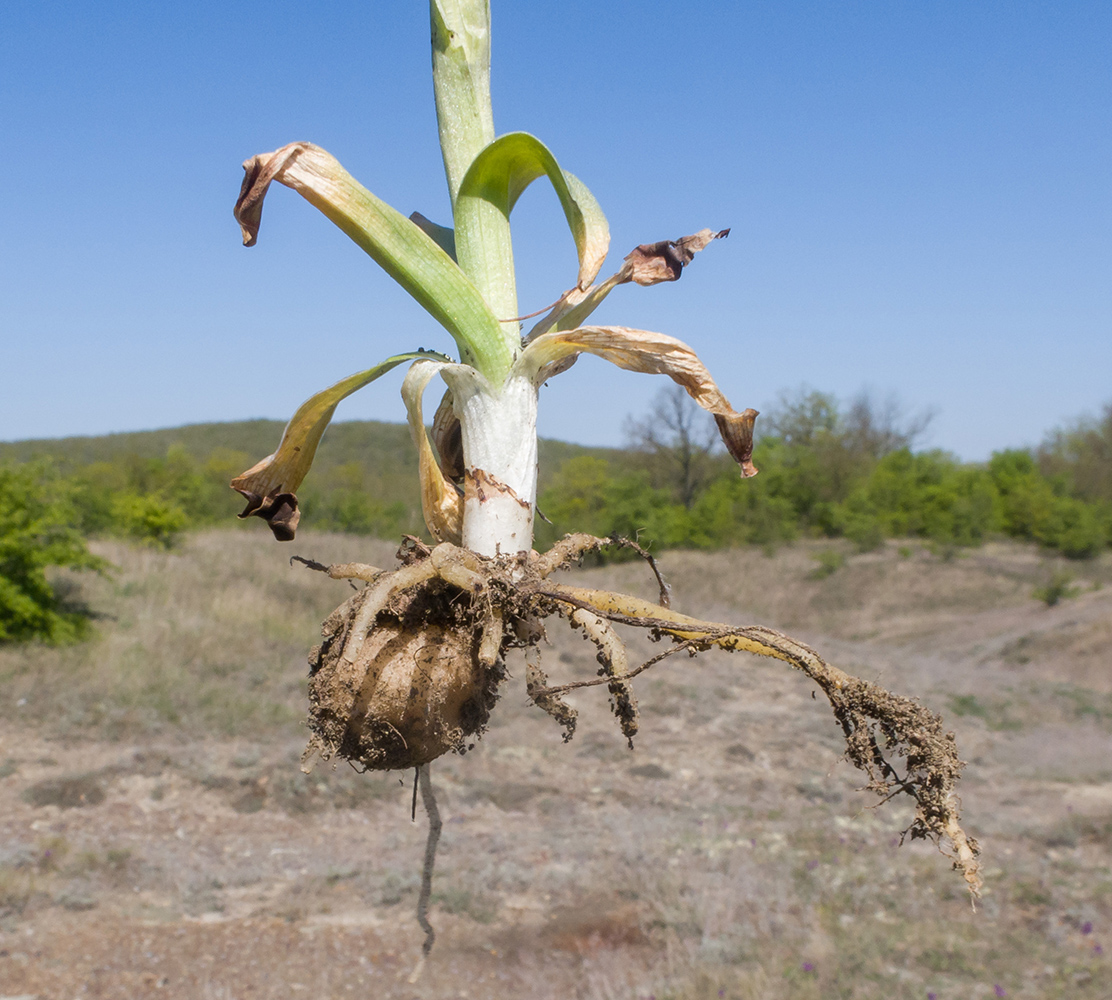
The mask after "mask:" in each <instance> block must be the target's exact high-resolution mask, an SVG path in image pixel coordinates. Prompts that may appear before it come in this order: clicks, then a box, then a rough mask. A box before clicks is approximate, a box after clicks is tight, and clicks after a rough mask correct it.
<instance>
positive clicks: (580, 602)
mask: <svg viewBox="0 0 1112 1000" xmlns="http://www.w3.org/2000/svg"><path fill="white" fill-rule="evenodd" d="M540 593H542V594H543V595H544V596H545V597H547V598H550V599H552V600H554V601H556V602H558V603H560V604H563V605H565V606H568V607H573V608H577V609H583V610H588V611H591V612H593V613H594V614H596V615H598V616H600V617H603V618H607V619H609V620H610V621H612V622H616V623H619V624H623V625H630V626H634V627H637V628H641V629H648V630H650V631H652V632H654V633H656V634H659V635H667V636H671V637H672V638H673V639H677V640H680V644H681V645H684V646H686V648H688V649H691V650H694V651H699V650H703V649H708V648H710V647H711V646H717V647H719V648H721V649H726V650H744V651H747V652H751V653H756V654H758V655H760V656H769V657H773V658H775V659H778V660H783V661H784V662H786V663H788V664H790V665H791V666H793V667H795V668H796V669H797V670H800V671H802V672H803V673H804V674H806V675H807V676H808V677H810V678H811V679H812V680H813V681H814V682H815V683H816V684H818V686H819V687H820V688H821V689H822V691H823V693H824V694H825V695H826V697H827V699H828V700H829V702H830V705H831V708H832V709H833V710H834V717H835V718H836V719H837V721H838V723H839V724H840V725H841V727H842V732H843V733H844V735H845V740H846V758H847V759H848V760H849V761H850V763H852V764H853V765H854V766H855V767H857V768H859V769H860V770H862V771H864V772H865V774H866V776H867V777H868V779H869V780H868V784H867V785H866V788H868V789H869V790H870V791H872V792H875V793H876V794H877V795H878V796H880V798H881V799H887V798H891V797H892V796H894V795H897V794H900V793H901V792H903V793H905V794H907V795H910V796H911V797H912V798H913V799H914V800H915V803H916V811H915V818H914V820H913V821H912V823H911V825H910V826H909V827H908V828H907V830H905V831H904V834H905V836H908V835H909V836H910V837H911V838H912V839H913V840H914V839H920V838H923V839H930V840H933V841H934V842H935V843H940V841H941V840H942V838H945V839H946V840H947V841H949V843H950V845H951V851H950V853H949V857H950V858H951V859H952V861H953V866H954V869H955V870H956V871H958V872H960V873H961V875H962V877H963V878H964V880H965V882H966V884H967V885H968V887H969V890H970V892H971V893H972V894H973V895H974V896H977V895H978V894H979V891H980V888H981V884H982V883H981V875H980V865H979V863H978V861H977V856H978V853H979V849H978V846H977V842H976V841H975V840H973V839H972V838H971V837H968V836H967V835H966V834H965V832H964V830H962V828H961V823H960V820H959V808H960V803H959V801H958V798H957V795H956V793H955V791H954V788H955V785H956V783H957V779H958V777H959V776H960V774H961V770H962V768H963V767H964V766H965V764H964V762H963V761H962V760H961V759H960V758H959V757H958V753H957V745H956V743H955V741H954V736H953V733H948V732H945V731H944V730H943V727H942V719H941V717H940V716H938V715H936V714H935V713H933V712H931V711H929V710H928V709H926V708H924V707H923V706H922V705H920V704H919V703H918V702H916V701H913V700H912V699H910V698H905V697H902V696H900V695H894V694H891V693H890V692H888V691H886V690H885V689H884V688H882V687H880V686H879V685H877V684H873V683H871V682H869V681H864V680H861V679H860V678H858V677H853V676H852V675H850V674H847V673H845V672H844V671H842V670H839V669H838V668H837V667H832V666H830V665H829V664H828V663H826V662H825V661H824V660H823V659H822V657H820V656H819V655H818V653H816V652H815V651H814V650H813V649H811V648H810V647H809V646H806V645H804V644H803V643H801V642H797V641H796V640H794V639H792V638H790V637H789V636H786V635H784V634H783V633H781V632H777V631H775V630H774V629H769V628H764V627H761V626H750V627H733V626H729V625H721V624H717V623H713V622H703V621H699V620H698V619H696V618H689V617H688V616H686V615H680V614H677V613H675V612H672V611H668V610H667V609H664V608H660V607H656V606H653V605H651V604H649V603H648V602H647V601H643V600H641V599H639V598H635V597H629V596H627V595H624V594H613V593H610V592H609V591H592V590H585V589H582V588H577V587H564V586H560V585H558V584H552V583H547V584H546V585H545V586H544V587H543V588H540ZM649 662H650V663H651V662H652V661H649ZM646 665H647V664H646ZM563 690H564V689H562V688H556V689H552V693H554V694H556V693H561V692H562V691H563ZM889 756H895V757H902V758H904V763H905V771H906V773H905V775H904V776H903V777H902V778H901V777H900V775H899V773H898V772H897V770H896V768H895V767H894V766H893V765H892V764H891V763H890V761H889V759H888V758H889Z"/></svg>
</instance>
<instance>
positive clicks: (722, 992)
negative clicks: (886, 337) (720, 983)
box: [718, 990, 726, 997]
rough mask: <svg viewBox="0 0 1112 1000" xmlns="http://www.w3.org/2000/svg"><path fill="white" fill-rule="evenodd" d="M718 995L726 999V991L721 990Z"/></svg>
mask: <svg viewBox="0 0 1112 1000" xmlns="http://www.w3.org/2000/svg"><path fill="white" fill-rule="evenodd" d="M718 995H719V996H720V997H724V996H725V995H726V991H725V990H719V991H718Z"/></svg>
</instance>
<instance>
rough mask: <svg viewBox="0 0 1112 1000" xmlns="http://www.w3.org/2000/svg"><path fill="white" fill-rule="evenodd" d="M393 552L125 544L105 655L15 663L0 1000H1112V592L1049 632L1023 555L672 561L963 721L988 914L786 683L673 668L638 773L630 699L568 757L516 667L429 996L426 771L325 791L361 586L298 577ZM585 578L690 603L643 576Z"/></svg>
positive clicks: (462, 850)
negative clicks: (322, 742) (311, 730)
mask: <svg viewBox="0 0 1112 1000" xmlns="http://www.w3.org/2000/svg"><path fill="white" fill-rule="evenodd" d="M819 547H821V546H819ZM393 548H394V547H393V546H390V545H386V544H380V543H374V542H371V543H368V542H366V541H365V540H359V539H346V538H341V537H336V536H315V537H314V536H313V535H311V534H310V535H306V537H305V539H304V540H301V539H299V540H298V542H297V543H295V544H294V545H292V546H278V545H276V544H274V543H273V542H272V541H270V539H269V538H266V539H264V538H261V537H258V536H254V535H250V534H246V533H242V532H234V531H228V532H212V533H209V534H205V535H200V536H196V537H193V538H190V539H189V540H188V541H187V542H186V544H185V546H184V548H183V550H182V551H181V552H179V553H171V554H168V555H167V554H159V553H155V552H151V551H146V550H136V549H130V548H127V547H124V546H115V545H113V546H106V547H105V554H106V555H108V557H109V558H111V559H112V560H113V561H114V562H115V563H116V564H117V565H118V566H119V570H118V571H117V573H116V574H115V576H114V577H113V578H111V579H108V580H82V581H81V585H82V587H83V588H84V589H83V593H84V596H85V599H86V600H88V601H89V602H90V603H91V604H92V606H93V607H94V608H95V609H96V610H97V611H98V612H99V613H100V614H101V615H102V616H103V617H102V619H101V620H100V622H99V623H98V630H99V638H97V639H96V640H94V641H93V642H91V643H89V644H86V645H84V646H80V647H72V648H69V649H62V650H57V649H48V648H39V647H36V648H30V649H21V650H20V649H5V650H3V651H0V996H9V997H10V996H35V997H41V998H50V1000H53V998H59V1000H62V998H65V1000H70V998H73V997H82V996H87V997H105V998H108V997H113V998H114V997H128V998H133V997H159V998H187V997H188V998H209V997H212V998H233V997H234V998H269V997H274V998H278V997H282V998H286V997H290V996H298V995H302V994H304V995H306V996H315V997H317V996H319V997H346V996H361V995H376V996H382V997H397V998H405V1000H411V998H421V997H428V998H433V997H436V998H441V997H469V998H485V997H490V998H510V997H514V998H517V997H523V996H528V997H537V998H541V1000H543V998H547V997H561V998H563V997H575V996H579V997H591V998H595V997H599V998H607V1000H609V998H630V1000H633V998H639V1000H644V998H648V997H650V996H652V997H656V998H657V1000H663V998H664V997H671V998H676V1000H679V998H684V1000H703V998H707V1000H710V998H714V997H731V998H757V997H760V998H780V997H783V998H788V997H791V998H797V997H802V998H812V997H813V998H818V997H823V998H826V997H854V998H857V997H861V998H873V997H876V998H881V997H883V998H903V997H907V998H911V997H914V998H920V1000H921V998H924V997H926V996H927V994H928V993H933V994H934V995H935V996H936V997H937V998H939V1000H943V998H958V997H961V998H963V1000H964V998H968V997H995V996H1000V995H1006V996H1009V997H1032V998H1034V997H1038V998H1051V997H1070V998H1082V1000H1089V998H1093V1000H1097V998H1107V997H1110V996H1112V986H1110V985H1109V984H1110V983H1112V962H1110V959H1109V954H1110V953H1112V700H1110V691H1112V681H1110V675H1112V647H1110V640H1109V635H1110V634H1112V587H1109V586H1107V585H1106V584H1107V583H1108V582H1109V580H1110V579H1112V567H1110V566H1109V563H1108V561H1107V560H1105V561H1102V562H1099V563H1091V564H1079V565H1076V566H1073V567H1071V568H1072V570H1073V572H1074V573H1075V575H1076V577H1077V578H1078V583H1079V585H1080V586H1081V587H1082V591H1083V592H1082V593H1081V594H1080V595H1079V596H1078V597H1076V598H1075V599H1073V600H1068V601H1064V602H1062V603H1061V604H1060V605H1058V606H1056V607H1053V608H1047V607H1045V606H1044V605H1043V604H1042V603H1041V602H1039V601H1037V600H1035V599H1034V598H1032V597H1031V592H1032V590H1033V588H1034V587H1035V586H1036V585H1037V583H1038V582H1039V581H1040V580H1041V579H1042V578H1043V577H1044V575H1045V574H1046V572H1048V566H1047V565H1046V563H1045V561H1044V560H1041V558H1040V557H1039V556H1038V554H1037V553H1035V552H1033V551H1032V550H1028V549H1022V548H1018V547H1009V546H989V547H986V548H985V549H982V550H976V551H974V552H971V553H968V554H959V555H958V556H957V557H951V558H945V556H946V555H949V554H943V555H935V554H932V553H930V552H929V551H927V550H925V549H918V548H916V549H914V550H913V551H912V552H911V554H909V555H908V554H905V555H901V554H900V551H899V547H897V546H892V547H890V548H887V549H885V550H883V551H881V552H878V553H871V554H869V555H863V556H862V555H851V556H850V557H849V559H848V561H847V563H846V565H845V566H843V567H842V568H840V569H838V570H836V571H835V572H833V573H832V574H830V575H829V576H827V577H825V578H823V579H813V578H812V571H813V569H814V566H815V561H814V559H813V558H812V554H813V551H814V550H815V549H816V546H810V545H799V546H795V547H793V548H790V549H786V550H783V551H782V552H780V553H778V554H777V555H775V556H773V557H771V558H770V557H767V556H765V555H763V554H761V553H759V552H751V551H742V552H737V553H716V554H695V553H667V554H665V556H664V558H663V560H662V565H663V569H664V571H665V573H666V574H667V575H668V576H669V578H670V580H671V581H672V583H673V585H674V606H675V607H676V608H677V609H680V610H684V611H689V612H691V613H693V614H698V615H701V616H703V617H706V618H708V619H711V620H721V621H729V622H736V623H739V624H758V623H759V624H765V625H770V626H773V627H778V628H783V629H785V630H787V631H789V632H792V633H793V634H796V635H798V637H799V638H801V639H803V640H805V641H807V642H809V643H810V644H811V645H813V646H815V648H817V649H818V650H819V651H820V652H822V653H823V655H824V656H825V657H827V658H828V659H829V660H830V662H832V663H835V664H837V665H839V666H842V667H843V668H845V669H847V670H851V671H852V672H854V673H857V674H859V675H861V676H864V677H868V678H876V679H878V680H880V681H881V682H882V683H883V684H884V685H885V686H887V687H888V688H890V689H891V690H893V691H897V692H899V693H901V694H908V695H913V696H917V697H919V698H921V699H922V700H923V701H924V702H925V703H926V704H928V705H930V706H931V707H933V708H935V709H936V710H939V711H941V712H942V713H943V714H944V716H945V718H946V721H947V723H948V725H949V726H950V728H952V729H953V730H954V731H955V733H956V734H957V738H958V745H959V748H960V749H961V751H962V753H963V756H964V758H965V759H966V760H967V761H969V762H970V763H969V766H968V768H967V770H966V772H965V777H964V779H963V783H962V792H963V798H964V803H965V819H966V822H967V825H968V828H969V830H970V832H971V833H973V834H974V835H975V836H977V837H978V838H979V839H980V840H981V842H982V845H983V846H984V848H985V858H986V869H987V871H986V876H987V886H986V894H985V897H984V899H983V901H982V903H981V904H980V905H979V907H978V910H977V912H975V913H974V912H973V911H972V909H971V908H970V905H969V901H968V897H967V895H966V894H965V892H964V887H963V883H962V882H961V880H960V878H958V877H957V876H956V875H954V873H952V872H950V871H949V866H948V863H947V861H946V860H945V859H944V858H942V857H940V856H939V855H938V854H937V853H936V852H935V851H934V849H933V848H932V847H930V846H929V845H923V844H921V843H919V844H913V845H912V844H907V845H904V846H903V847H900V846H899V840H900V832H901V831H902V830H903V829H904V827H906V825H907V824H908V822H909V821H910V818H911V810H910V808H909V807H908V806H905V805H903V804H902V803H901V802H900V801H899V800H898V799H897V800H895V801H893V802H891V803H889V804H888V805H887V806H885V807H884V808H883V809H880V810H873V809H870V808H868V805H869V799H868V798H867V797H866V796H864V795H863V794H861V793H859V792H858V791H857V790H856V786H857V785H858V783H859V780H858V777H857V774H856V772H855V771H853V769H852V768H851V767H850V766H849V765H848V764H846V763H845V762H843V761H841V760H840V754H841V753H842V749H843V743H842V739H841V735H840V733H839V731H838V728H837V726H836V724H835V722H834V720H833V717H832V716H831V714H830V712H829V709H828V708H827V707H826V706H825V705H824V704H823V702H822V701H821V700H817V701H816V700H813V699H812V688H813V685H811V684H809V683H808V682H807V681H806V679H805V678H803V677H802V676H800V675H798V674H796V673H793V672H791V671H790V670H788V669H787V668H786V667H782V666H778V665H776V664H774V663H770V662H768V661H762V660H758V659H756V658H752V657H747V656H745V655H744V654H736V655H730V654H726V653H711V654H705V655H703V656H700V657H699V658H698V659H697V660H687V659H686V658H682V657H677V658H673V659H671V660H668V661H665V662H664V663H662V664H660V665H659V666H657V667H654V668H653V669H652V670H651V671H649V672H648V673H646V674H645V675H643V676H642V677H641V678H638V680H637V681H635V682H634V683H635V687H636V689H637V693H638V697H639V699H640V703H641V709H642V718H641V723H642V728H641V732H640V734H639V735H638V736H637V737H636V740H635V749H634V750H633V751H630V750H629V749H628V748H627V747H626V742H625V739H624V738H623V737H622V735H621V733H620V732H619V731H618V727H617V725H616V723H615V721H614V719H613V718H612V717H611V715H610V712H609V709H608V706H607V704H606V695H605V689H601V688H599V689H585V690H582V691H576V692H573V694H572V695H569V696H568V700H569V701H571V702H573V703H574V705H575V707H576V708H578V710H579V712H580V725H579V728H578V731H577V733H576V736H575V738H574V740H573V741H572V742H571V743H570V744H568V745H564V744H563V742H562V731H561V729H560V727H559V726H558V725H556V724H555V723H554V721H553V720H552V719H550V718H548V717H547V716H546V715H545V714H544V713H542V712H541V711H539V710H538V709H536V708H535V707H533V706H530V705H527V702H526V699H525V697H524V691H523V688H524V665H523V664H521V663H518V662H513V661H511V662H510V663H509V664H508V666H509V670H510V673H511V678H510V679H509V680H508V681H507V682H506V685H505V687H504V689H503V697H502V699H501V701H500V702H499V703H498V705H497V706H496V708H495V710H494V713H493V715H492V717H491V721H490V729H489V731H488V732H487V733H486V735H485V736H484V738H483V739H482V740H481V741H480V742H479V743H478V744H477V746H476V747H475V749H474V750H472V751H471V752H469V753H467V754H466V755H464V756H462V757H459V756H450V757H448V758H445V759H442V760H441V761H438V762H437V763H436V764H434V765H433V772H432V773H433V783H434V786H435V787H436V789H437V792H438V795H439V799H440V808H441V813H442V816H443V818H444V821H445V828H444V837H443V840H442V842H441V855H440V860H439V865H438V870H437V875H436V880H435V882H434V904H433V908H432V919H433V922H434V924H435V925H436V928H437V931H438V942H437V946H436V949H435V951H434V952H433V955H432V957H431V959H430V960H429V962H428V964H427V965H426V967H425V970H424V973H423V975H422V977H421V979H420V980H419V981H418V982H417V983H416V984H414V985H411V984H409V982H408V976H409V973H410V972H411V970H412V968H413V966H414V963H415V962H416V958H417V955H418V953H419V950H420V944H421V940H422V935H421V932H420V930H419V929H418V928H417V925H416V923H415V920H414V917H413V910H414V905H415V899H416V892H417V886H418V873H419V866H420V859H421V855H422V852H423V842H424V826H423V823H422V822H421V818H420V816H419V818H418V822H417V823H416V824H413V823H411V822H410V819H409V807H410V795H411V779H412V774H411V773H386V774H377V775H376V774H363V775H359V774H356V773H355V772H354V771H353V770H351V769H350V768H348V767H347V766H346V765H340V766H339V767H337V768H332V767H331V766H323V767H322V766H319V765H318V767H317V768H316V769H315V770H314V771H313V773H311V774H309V775H304V774H302V773H301V772H300V770H299V768H298V759H299V757H300V753H301V750H302V748H303V746H304V742H305V738H306V735H307V733H306V731H305V729H304V727H303V726H302V725H301V724H300V719H301V718H302V717H303V715H304V710H305V707H304V689H305V676H306V673H307V668H306V660H305V657H306V655H307V653H308V650H309V648H310V647H311V646H313V645H314V644H316V643H318V642H319V622H320V621H321V620H322V619H323V618H324V616H325V615H326V614H327V613H328V612H330V611H331V610H332V609H333V608H334V607H336V606H337V605H339V604H340V603H341V602H342V601H343V600H344V599H345V598H346V597H347V596H348V595H350V593H351V591H350V589H349V588H348V587H347V585H346V584H344V583H339V582H336V581H330V580H327V579H323V578H322V577H321V575H320V574H314V573H310V572H308V571H305V570H303V569H299V568H290V567H289V566H288V565H287V560H288V557H289V555H290V554H292V553H293V552H295V551H296V552H299V553H300V554H303V555H305V556H308V557H312V558H315V559H318V560H320V561H322V562H329V561H339V560H341V559H343V560H350V559H353V558H358V559H361V560H364V561H370V562H375V561H376V560H377V561H378V564H379V565H385V564H386V560H387V559H388V558H389V555H390V553H391V552H392V550H393ZM574 576H575V578H576V582H577V583H583V585H585V586H597V587H610V588H614V589H624V590H627V591H630V592H634V593H638V594H640V595H642V596H645V597H649V598H651V597H652V596H653V595H654V593H655V584H654V582H653V581H652V579H651V576H649V575H648V574H647V573H646V572H645V570H644V568H643V567H642V566H640V565H635V564H618V565H610V566H604V567H601V568H597V569H591V570H581V571H579V572H578V573H576V574H574ZM1097 584H1102V586H1101V587H1100V589H1096V585H1097ZM550 640H551V645H550V647H549V648H548V649H546V651H545V669H546V671H548V673H549V676H550V678H551V679H552V680H553V681H554V682H557V681H562V680H564V679H567V680H575V679H586V678H588V677H591V676H594V674H595V671H596V670H597V666H598V665H597V663H596V662H595V650H594V647H593V646H591V645H590V644H589V643H588V642H585V641H584V640H583V639H582V638H580V637H579V636H578V635H576V634H574V633H571V632H570V631H566V630H564V629H556V628H553V629H551V630H550ZM630 647H631V659H633V658H636V657H638V656H640V657H642V658H648V656H650V655H652V654H653V653H654V652H656V651H658V649H659V647H657V646H654V645H653V644H652V643H650V642H649V641H648V640H646V639H643V638H639V637H631V638H630ZM1000 991H1003V992H1000Z"/></svg>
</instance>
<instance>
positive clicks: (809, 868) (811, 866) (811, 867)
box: [807, 860, 819, 872]
mask: <svg viewBox="0 0 1112 1000" xmlns="http://www.w3.org/2000/svg"><path fill="white" fill-rule="evenodd" d="M818 866H819V863H818V862H817V861H815V860H811V861H808V862H807V871H809V872H813V871H814V870H815V869H816V868H818Z"/></svg>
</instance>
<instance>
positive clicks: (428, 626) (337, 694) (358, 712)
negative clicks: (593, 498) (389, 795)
mask: <svg viewBox="0 0 1112 1000" xmlns="http://www.w3.org/2000/svg"><path fill="white" fill-rule="evenodd" d="M369 593H370V591H369V590H362V591H360V592H359V593H357V594H355V595H354V596H353V597H351V598H350V599H349V600H348V601H346V602H345V603H344V604H342V605H341V606H340V607H338V608H337V609H336V610H335V611H333V612H332V614H331V615H329V616H328V618H327V619H326V620H325V621H324V624H323V625H322V626H321V635H322V637H323V641H322V642H321V644H320V645H319V646H316V647H314V648H313V650H312V652H311V653H310V655H309V728H310V729H311V730H312V733H313V736H312V738H311V740H310V742H309V746H308V747H307V748H306V751H305V754H306V758H308V757H309V756H310V755H312V754H314V753H316V754H319V755H320V756H321V757H322V758H323V759H325V760H328V759H330V758H332V757H342V758H344V759H346V760H350V761H352V762H353V763H355V764H357V765H361V766H362V767H364V768H367V769H368V770H393V769H398V768H411V767H420V766H421V765H423V764H427V763H429V762H430V761H433V760H435V759H436V758H437V757H440V756H442V755H443V754H445V753H448V752H449V751H454V752H457V753H462V752H464V751H466V750H467V749H468V746H469V740H471V739H472V738H473V737H477V736H478V735H480V734H481V732H482V731H483V729H484V728H485V726H486V723H487V720H488V719H489V717H490V710H491V709H492V708H493V707H494V704H495V702H496V701H497V700H498V687H499V684H500V683H501V681H502V679H503V677H504V676H505V671H504V669H503V667H502V665H501V661H500V660H499V661H498V662H496V663H495V664H492V665H490V666H486V665H484V664H483V663H481V662H480V658H479V646H480V640H481V629H480V628H479V627H478V626H477V625H476V624H475V615H474V614H473V612H472V610H471V600H472V599H471V597H470V595H467V594H464V593H463V592H462V591H460V590H458V589H456V588H454V587H451V586H449V585H445V584H440V585H437V586H430V587H421V588H418V589H415V590H412V591H408V592H406V593H403V594H399V595H397V596H396V597H395V598H394V599H393V600H392V601H391V602H390V604H389V605H388V606H387V607H386V608H384V609H383V610H382V611H380V612H379V614H378V616H377V618H376V620H375V624H374V628H373V629H372V630H371V631H370V633H369V635H367V636H366V637H365V638H363V639H362V640H361V641H359V640H357V641H356V642H355V643H353V644H352V646H353V648H352V650H348V646H349V638H350V636H351V633H352V628H353V625H354V624H355V622H356V620H357V618H358V617H359V613H360V610H361V609H362V607H363V604H364V603H365V601H366V599H367V596H368V594H369ZM470 745H473V744H470Z"/></svg>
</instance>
